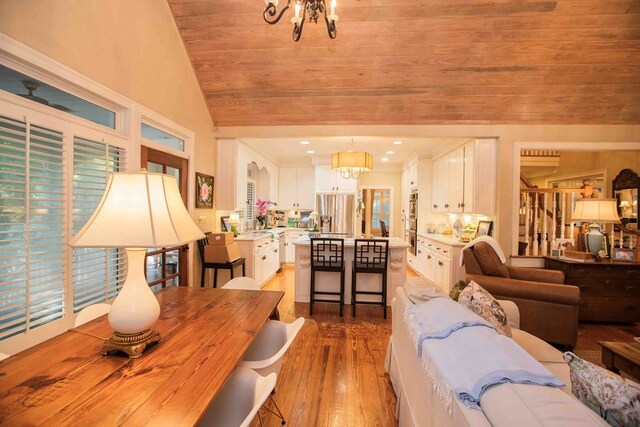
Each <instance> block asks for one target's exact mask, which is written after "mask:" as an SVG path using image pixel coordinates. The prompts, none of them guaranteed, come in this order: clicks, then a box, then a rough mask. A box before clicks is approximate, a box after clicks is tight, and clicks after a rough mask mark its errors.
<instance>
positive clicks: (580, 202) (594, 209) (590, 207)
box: [571, 199, 620, 255]
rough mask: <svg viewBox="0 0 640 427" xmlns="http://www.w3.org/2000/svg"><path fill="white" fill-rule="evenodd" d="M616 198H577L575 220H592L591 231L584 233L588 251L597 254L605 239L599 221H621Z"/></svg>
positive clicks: (573, 218)
mask: <svg viewBox="0 0 640 427" xmlns="http://www.w3.org/2000/svg"><path fill="white" fill-rule="evenodd" d="M616 203H617V200H616V199H577V200H576V206H575V209H574V210H573V215H572V217H571V219H572V220H574V221H584V222H592V224H590V225H589V232H588V233H586V234H585V235H584V242H585V246H586V248H587V252H591V254H592V255H597V254H598V252H600V250H601V249H602V242H603V240H604V236H603V234H602V233H601V232H600V225H599V224H598V223H604V224H606V223H619V222H620V218H619V217H618V208H617V206H616Z"/></svg>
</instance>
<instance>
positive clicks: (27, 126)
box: [0, 115, 125, 340]
mask: <svg viewBox="0 0 640 427" xmlns="http://www.w3.org/2000/svg"><path fill="white" fill-rule="evenodd" d="M37 117H39V119H38V120H37V121H38V124H36V123H34V122H32V121H29V120H25V121H21V120H15V119H11V118H9V117H6V116H0V340H5V339H8V338H11V337H16V336H19V335H21V334H29V332H30V331H32V330H34V329H36V328H39V327H42V326H45V325H53V324H54V323H55V324H56V325H58V323H57V321H61V322H62V323H61V324H60V325H61V326H56V327H55V328H57V330H60V329H62V330H65V329H66V327H65V326H66V324H65V323H64V322H66V320H67V319H68V317H66V315H68V314H71V313H74V312H77V311H79V310H80V309H82V308H83V307H85V306H86V305H89V304H93V303H96V302H104V301H107V300H110V299H113V298H114V297H115V296H116V294H117V292H118V290H119V288H120V287H121V286H122V282H123V280H124V274H123V273H124V269H125V259H124V258H125V257H124V254H122V253H121V251H119V250H118V249H104V248H87V249H84V248H83V249H73V250H70V249H69V247H68V244H67V243H68V238H69V236H70V235H71V234H72V233H73V232H77V231H78V230H79V229H80V228H81V227H82V226H83V225H84V223H85V222H86V221H87V219H88V218H89V217H90V215H91V214H92V213H93V211H94V209H95V207H96V206H97V204H98V203H99V201H100V200H101V198H102V193H103V191H104V187H105V184H106V179H107V174H108V173H110V172H115V171H118V170H122V168H123V167H124V161H125V149H123V148H118V147H115V146H112V145H109V144H108V143H105V142H104V141H100V140H99V138H91V139H88V138H84V137H81V136H79V135H76V133H78V134H81V133H82V132H87V133H89V132H93V133H94V134H96V133H99V132H95V131H90V130H87V129H85V128H82V127H79V126H74V125H71V124H69V123H67V122H65V121H64V120H61V119H56V118H48V117H46V116H44V115H42V116H37ZM40 120H43V121H46V122H47V123H48V124H47V126H46V127H45V126H41V125H40V124H39V121H40ZM68 183H70V186H71V187H70V188H69V185H68ZM69 254H70V255H71V260H69Z"/></svg>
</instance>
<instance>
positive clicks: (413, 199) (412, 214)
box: [409, 191, 418, 219]
mask: <svg viewBox="0 0 640 427" xmlns="http://www.w3.org/2000/svg"><path fill="white" fill-rule="evenodd" d="M417 216H418V193H417V192H415V191H414V192H413V193H411V194H410V195H409V218H413V219H415V218H416V217H417Z"/></svg>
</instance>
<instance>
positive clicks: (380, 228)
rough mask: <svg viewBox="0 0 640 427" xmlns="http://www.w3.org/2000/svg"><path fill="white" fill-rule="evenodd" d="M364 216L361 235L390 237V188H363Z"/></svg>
mask: <svg viewBox="0 0 640 427" xmlns="http://www.w3.org/2000/svg"><path fill="white" fill-rule="evenodd" d="M362 193H363V194H362V195H363V202H364V215H363V216H362V233H363V234H364V235H365V236H373V237H389V236H390V235H391V228H392V225H391V217H392V215H391V208H392V200H391V188H384V187H381V188H365V189H363V190H362Z"/></svg>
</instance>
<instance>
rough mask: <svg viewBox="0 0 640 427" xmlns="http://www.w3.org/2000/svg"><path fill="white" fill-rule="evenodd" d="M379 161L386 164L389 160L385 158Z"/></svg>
mask: <svg viewBox="0 0 640 427" xmlns="http://www.w3.org/2000/svg"><path fill="white" fill-rule="evenodd" d="M380 161H383V162H388V161H389V159H387V158H386V157H383V158H381V159H380Z"/></svg>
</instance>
